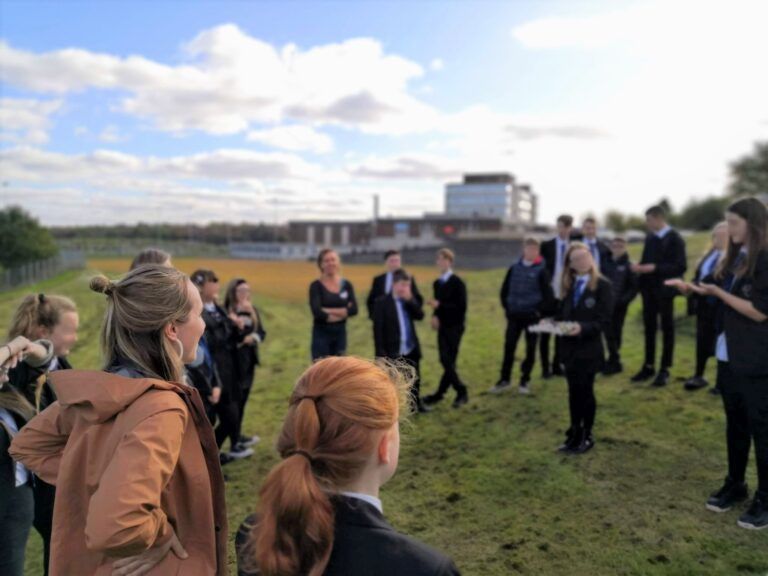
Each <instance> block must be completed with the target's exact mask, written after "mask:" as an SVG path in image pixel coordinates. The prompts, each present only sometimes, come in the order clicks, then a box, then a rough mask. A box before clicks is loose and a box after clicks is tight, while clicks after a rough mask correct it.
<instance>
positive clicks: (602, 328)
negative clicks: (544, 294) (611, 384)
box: [557, 276, 613, 372]
mask: <svg viewBox="0 0 768 576" xmlns="http://www.w3.org/2000/svg"><path fill="white" fill-rule="evenodd" d="M574 284H575V283H574ZM573 290H574V286H571V289H570V290H569V291H568V293H567V294H566V295H565V297H564V298H563V300H562V304H561V307H560V314H559V315H558V317H557V319H558V320H562V321H565V322H578V323H579V324H581V334H579V335H578V336H563V337H562V338H561V341H560V358H561V359H562V362H563V364H564V365H565V367H566V369H575V368H578V369H579V370H585V371H590V372H591V371H595V372H597V371H599V370H600V369H602V367H603V362H604V359H605V352H604V351H603V338H602V335H603V333H608V330H609V329H610V325H611V315H612V314H613V288H612V287H611V282H610V281H609V280H607V279H605V278H603V277H602V276H601V277H600V278H599V279H598V281H597V286H596V287H595V289H594V290H592V289H590V288H589V286H587V287H586V288H585V289H584V293H583V294H582V295H581V299H580V300H579V302H578V304H577V305H576V306H574V305H573Z"/></svg>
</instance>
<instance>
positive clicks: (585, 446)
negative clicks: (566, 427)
mask: <svg viewBox="0 0 768 576" xmlns="http://www.w3.org/2000/svg"><path fill="white" fill-rule="evenodd" d="M594 447H595V440H594V439H593V438H592V434H586V435H584V440H582V441H581V443H580V444H579V445H578V446H576V447H575V448H574V449H573V450H571V453H572V454H584V453H585V452H589V451H590V450H592V448H594Z"/></svg>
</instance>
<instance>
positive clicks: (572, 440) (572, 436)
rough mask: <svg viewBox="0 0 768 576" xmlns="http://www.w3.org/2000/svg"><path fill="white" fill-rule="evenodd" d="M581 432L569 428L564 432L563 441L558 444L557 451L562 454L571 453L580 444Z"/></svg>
mask: <svg viewBox="0 0 768 576" xmlns="http://www.w3.org/2000/svg"><path fill="white" fill-rule="evenodd" d="M581 441H582V432H581V431H580V430H579V431H577V432H574V431H573V430H572V429H571V428H569V429H568V430H567V431H566V433H565V442H563V443H562V444H560V446H558V448H557V451H558V452H561V453H563V454H572V453H573V451H574V450H576V448H578V447H579V446H580V445H581Z"/></svg>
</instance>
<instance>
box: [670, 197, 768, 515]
mask: <svg viewBox="0 0 768 576" xmlns="http://www.w3.org/2000/svg"><path fill="white" fill-rule="evenodd" d="M725 219H726V222H727V223H728V235H729V242H728V249H727V251H726V254H725V257H724V258H723V259H721V263H720V264H719V265H718V267H717V270H716V272H715V273H714V275H710V276H709V277H708V278H705V279H704V280H703V282H702V283H700V284H688V283H685V282H682V281H680V280H671V281H669V282H667V284H668V285H669V286H674V287H676V288H678V289H679V290H680V291H681V292H683V293H684V294H688V293H691V292H695V293H696V294H699V295H700V296H703V297H714V298H717V299H718V301H719V309H718V314H717V320H716V330H715V331H716V333H717V342H716V345H715V355H716V357H717V386H718V388H720V391H721V394H722V398H723V406H724V408H725V419H726V441H727V446H728V476H727V477H726V479H725V483H724V484H723V486H722V488H720V490H718V491H717V492H715V493H713V494H712V496H710V498H709V500H707V508H708V509H710V510H712V511H714V512H725V511H726V510H730V509H731V508H733V507H734V506H735V505H736V504H738V503H739V502H741V501H743V500H746V499H747V498H748V496H749V493H748V490H747V484H746V482H745V481H744V480H745V474H746V470H747V463H748V461H749V450H750V447H751V444H752V442H754V444H755V460H756V462H757V482H758V486H757V491H756V492H755V497H754V499H753V500H752V504H751V506H750V507H749V509H748V510H747V511H746V512H745V513H744V514H742V515H741V516H740V517H739V520H738V525H739V526H741V527H742V528H747V529H753V530H761V529H765V528H768V353H766V352H768V209H766V207H765V205H764V204H763V203H762V202H760V201H759V200H757V199H755V198H745V199H742V200H738V201H737V202H734V203H733V204H731V205H730V206H729V207H728V210H727V211H726V217H725Z"/></svg>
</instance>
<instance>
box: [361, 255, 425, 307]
mask: <svg viewBox="0 0 768 576" xmlns="http://www.w3.org/2000/svg"><path fill="white" fill-rule="evenodd" d="M384 265H385V266H386V268H387V271H386V272H385V273H384V274H379V275H378V276H376V277H375V278H374V279H373V283H372V284H371V291H370V292H368V298H366V300H365V304H366V307H367V308H368V318H370V319H371V320H373V309H374V307H375V306H376V300H378V299H379V298H381V297H382V296H386V295H387V294H389V293H390V292H391V291H392V275H393V274H394V272H395V270H399V269H400V268H402V267H403V259H402V256H401V255H400V252H398V251H397V250H387V251H386V252H385V253H384ZM411 292H413V297H414V298H415V299H416V300H417V301H418V302H419V303H420V304H423V303H424V298H423V297H422V295H421V292H419V287H418V286H417V285H416V279H415V278H413V277H411Z"/></svg>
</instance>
